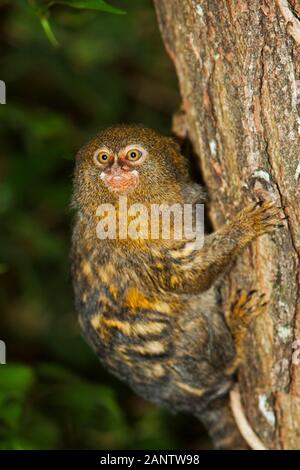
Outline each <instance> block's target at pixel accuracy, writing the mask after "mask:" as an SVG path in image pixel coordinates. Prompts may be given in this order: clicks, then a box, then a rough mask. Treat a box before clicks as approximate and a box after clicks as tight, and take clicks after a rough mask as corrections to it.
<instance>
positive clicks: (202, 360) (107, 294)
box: [72, 126, 278, 448]
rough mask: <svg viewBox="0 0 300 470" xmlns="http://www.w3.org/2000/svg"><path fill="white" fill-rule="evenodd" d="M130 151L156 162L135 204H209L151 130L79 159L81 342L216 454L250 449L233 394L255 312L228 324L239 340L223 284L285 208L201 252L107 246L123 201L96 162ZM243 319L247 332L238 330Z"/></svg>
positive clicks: (224, 231) (114, 133) (107, 141)
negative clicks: (191, 420) (196, 429)
mask: <svg viewBox="0 0 300 470" xmlns="http://www.w3.org/2000/svg"><path fill="white" fill-rule="evenodd" d="M129 144H139V145H143V146H144V147H145V148H146V149H147V151H148V154H149V158H148V159H147V160H146V161H145V163H144V164H143V165H141V168H140V180H139V184H138V186H137V188H136V189H135V190H134V191H133V192H132V193H130V194H129V195H128V202H129V203H133V202H141V203H143V204H146V205H147V204H150V203H158V204H161V203H163V202H165V203H169V204H173V203H181V204H182V203H192V202H193V203H195V202H204V200H205V196H204V192H203V190H202V188H201V187H200V186H197V185H195V183H193V182H192V180H191V179H190V177H189V172H188V166H187V163H186V161H185V159H184V157H183V156H182V155H181V154H180V150H179V147H178V146H177V145H176V144H175V143H174V142H173V141H172V139H170V138H167V137H163V136H161V135H159V134H157V133H156V132H154V131H152V130H150V129H145V128H142V127H135V126H119V127H113V128H109V129H107V130H105V131H103V132H101V133H100V134H98V135H97V136H96V137H95V138H93V139H92V140H91V141H90V142H89V143H88V144H87V145H86V146H85V147H83V149H82V150H81V151H80V152H79V154H78V156H77V160H76V169H75V179H74V196H73V206H74V207H75V208H76V210H77V214H76V219H75V225H74V231H73V243H72V264H73V268H72V272H73V283H74V291H75V301H76V308H77V310H78V312H79V316H80V324H81V325H82V328H83V333H84V335H85V336H86V338H87V340H88V341H89V343H90V344H91V346H92V347H93V348H94V350H95V352H96V353H97V355H98V356H99V358H100V360H101V361H102V362H103V364H105V366H106V367H107V368H108V369H109V370H110V371H111V372H112V373H113V374H115V375H116V376H118V377H119V378H120V379H121V380H123V381H125V382H127V383H128V384H129V385H130V386H131V387H132V388H133V389H134V390H135V391H136V392H137V393H139V394H140V395H142V396H143V397H145V398H146V399H149V400H151V401H153V402H155V403H158V404H162V405H165V406H167V407H168V408H170V409H172V410H175V411H178V410H185V411H188V412H190V413H192V414H194V415H196V416H198V417H200V419H202V420H203V422H204V424H206V426H207V427H208V430H209V431H210V432H211V434H212V436H213V438H214V439H215V444H216V446H217V447H220V448H232V447H233V448H246V445H245V443H244V442H243V439H242V438H241V436H240V435H239V433H238V431H237V429H236V428H235V425H234V422H233V418H232V416H231V415H230V412H229V409H228V403H227V394H228V390H229V389H230V388H231V387H232V384H233V381H234V379H233V375H232V374H233V373H234V370H235V368H236V365H237V357H238V359H239V360H240V359H241V357H240V356H241V355H242V347H241V341H240V339H239V338H240V337H241V335H239V332H240V331H242V332H243V335H244V332H245V327H244V326H245V325H248V323H249V319H248V320H247V321H244V320H243V319H244V318H245V316H246V313H247V312H248V313H249V312H250V314H249V315H250V317H249V318H252V317H251V311H250V310H249V308H248V309H247V308H244V306H245V305H244V304H245V302H244V303H243V302H240V303H239V304H237V305H235V307H234V308H235V310H234V308H233V315H234V319H235V320H234V321H232V322H231V324H230V322H229V325H231V326H232V328H233V336H232V335H231V333H230V330H229V328H228V326H227V324H226V322H225V319H224V315H223V312H222V309H221V306H220V301H219V293H218V283H217V281H218V280H219V279H220V276H221V275H223V274H224V272H225V271H226V270H227V269H228V266H230V264H231V261H232V260H233V259H234V258H235V257H236V256H237V255H238V253H239V252H240V251H241V250H242V249H243V248H244V247H245V246H246V245H247V244H248V243H249V242H251V241H252V240H254V239H255V238H256V237H258V236H260V235H262V234H263V233H266V232H270V231H271V230H273V229H274V227H275V226H276V224H277V223H278V209H277V208H275V207H274V206H273V205H272V204H270V203H262V204H261V203H259V204H252V205H250V206H248V207H247V208H246V209H245V210H244V211H242V212H240V213H239V214H238V215H237V216H236V217H235V218H234V219H233V220H232V221H231V222H230V223H229V224H227V225H226V226H224V227H222V228H221V229H220V230H219V231H217V232H215V233H213V234H212V235H209V236H207V237H206V239H205V244H204V247H203V248H202V249H201V250H192V251H186V249H185V244H184V243H183V242H178V241H171V242H170V241H168V242H165V241H161V240H160V241H159V242H157V241H153V242H152V241H151V240H146V241H142V242H141V241H139V242H137V241H132V240H130V239H129V240H122V241H121V240H99V239H97V236H96V223H97V221H96V218H95V211H96V208H97V206H98V205H99V204H100V203H107V202H109V203H111V204H114V205H115V206H116V207H117V197H118V196H117V195H116V194H114V193H112V192H110V191H109V190H108V188H107V187H106V186H105V185H104V184H102V182H101V179H100V178H99V169H98V168H97V167H96V166H95V165H94V164H93V158H92V156H93V153H94V152H95V151H96V150H97V149H98V148H99V147H100V146H103V145H105V146H107V147H109V148H110V149H111V150H112V151H115V152H117V151H119V149H120V148H122V147H125V146H126V145H129ZM254 297H255V296H254ZM239 307H240V309H239ZM254 310H255V309H254ZM238 311H241V312H242V313H241V314H240V315H239V314H238ZM245 312H246V313H245ZM244 313H245V314H244ZM253 316H255V315H253ZM238 318H241V319H242V320H241V321H242V323H243V328H239V327H238V326H237V319H238ZM234 342H236V344H237V345H238V347H237V350H236V348H235V343H234ZM230 366H232V368H231V369H230ZM222 420H223V421H222Z"/></svg>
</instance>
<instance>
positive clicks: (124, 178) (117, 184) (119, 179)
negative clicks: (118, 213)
mask: <svg viewBox="0 0 300 470" xmlns="http://www.w3.org/2000/svg"><path fill="white" fill-rule="evenodd" d="M103 181H104V184H105V186H106V187H107V188H108V189H109V190H110V191H114V192H120V193H128V192H131V191H133V190H134V189H135V188H136V187H137V185H138V181H139V176H138V173H137V172H135V171H123V170H117V171H115V172H113V173H110V174H106V175H105V177H104V178H103Z"/></svg>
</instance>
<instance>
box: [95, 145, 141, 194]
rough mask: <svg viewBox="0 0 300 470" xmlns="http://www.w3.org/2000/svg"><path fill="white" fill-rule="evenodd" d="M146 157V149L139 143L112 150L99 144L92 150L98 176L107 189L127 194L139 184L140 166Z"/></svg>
mask: <svg viewBox="0 0 300 470" xmlns="http://www.w3.org/2000/svg"><path fill="white" fill-rule="evenodd" d="M147 157H148V152H147V150H146V149H145V148H144V147H143V146H142V145H139V144H130V145H126V146H125V147H121V148H120V150H119V151H113V150H112V149H111V148H109V147H108V146H101V147H100V148H99V149H98V150H96V151H95V152H94V155H93V162H94V164H95V165H96V167H97V168H99V170H101V172H100V178H101V180H102V181H103V184H104V185H105V186H106V187H107V189H108V190H109V191H112V192H115V193H118V194H127V193H129V192H131V191H133V190H134V189H135V188H136V187H137V186H138V184H139V179H140V172H139V171H140V167H141V165H143V164H144V162H145V160H146V159H147Z"/></svg>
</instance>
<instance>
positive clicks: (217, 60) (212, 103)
mask: <svg viewBox="0 0 300 470" xmlns="http://www.w3.org/2000/svg"><path fill="white" fill-rule="evenodd" d="M154 3H155V7H156V11H157V15H158V20H159V25H160V29H161V32H162V36H163V39H164V42H165V46H166V49H167V52H168V53H169V55H170V57H171V59H172V61H173V62H174V65H175V68H176V72H177V75H178V79H179V85H180V90H181V94H182V109H183V113H184V116H185V122H186V129H187V132H188V136H189V139H190V140H191V142H192V144H193V146H194V149H195V151H196V154H197V155H198V157H199V164H200V166H201V170H202V174H203V178H204V181H205V184H206V186H207V189H208V192H209V195H210V215H211V220H212V222H213V225H214V227H215V228H217V227H218V226H220V225H222V224H223V223H224V222H225V221H226V220H229V219H230V218H231V217H232V215H233V214H235V213H236V212H237V211H238V210H239V209H240V208H242V207H243V206H244V205H245V204H246V203H247V202H248V201H250V200H253V199H255V198H258V197H260V198H261V197H263V198H271V199H273V200H275V201H276V202H278V204H280V205H281V206H282V208H283V211H284V213H285V214H286V216H288V220H287V226H286V227H285V228H283V229H281V230H280V231H278V232H277V233H276V234H274V235H272V236H271V237H270V236H263V237H261V238H260V239H259V240H258V241H257V242H255V243H253V244H252V245H251V247H249V248H248V249H247V250H246V252H245V253H244V254H243V255H242V256H241V257H240V258H239V260H238V262H237V263H236V265H235V266H234V269H232V271H231V274H230V275H229V276H228V280H227V282H226V288H225V289H224V302H225V303H226V300H227V299H228V297H229V295H230V293H232V292H233V291H234V290H235V289H237V288H239V287H242V288H249V289H250V288H252V287H254V288H256V289H259V290H260V291H262V292H265V293H267V296H268V299H270V301H269V305H268V311H267V313H266V314H265V315H264V316H263V317H259V318H257V320H256V322H255V325H253V327H252V328H251V331H250V332H249V338H248V341H247V353H246V354H247V358H246V361H245V364H244V365H243V367H241V370H240V373H239V383H240V388H241V393H242V401H243V406H244V409H245V413H246V415H247V418H248V420H249V422H250V424H251V426H252V428H253V430H254V431H255V432H256V434H257V435H258V436H259V437H260V439H261V440H262V441H263V442H264V444H265V446H266V447H268V448H270V449H300V365H297V364H296V362H298V361H293V360H292V357H294V358H295V357H296V355H297V350H294V349H293V343H294V341H295V340H297V339H300V296H299V293H300V225H299V222H300V200H299V196H300V186H299V182H300V157H299V153H300V117H299V103H300V99H299V98H300V93H299V89H300V86H299V84H300V82H297V80H299V79H300V74H299V72H300V69H299V65H300V21H299V19H298V16H297V15H298V14H299V15H300V1H299V0H290V1H289V2H288V1H287V0H266V1H263V0H227V1H226V0H184V1H182V0H154ZM180 124H181V125H182V116H181V121H180ZM180 131H181V132H182V127H181V129H180ZM299 343H300V342H299ZM294 347H298V349H299V345H297V344H295V343H294ZM293 352H294V356H293Z"/></svg>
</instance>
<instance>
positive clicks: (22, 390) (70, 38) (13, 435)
mask: <svg viewBox="0 0 300 470" xmlns="http://www.w3.org/2000/svg"><path fill="white" fill-rule="evenodd" d="M34 3H35V5H37V4H38V3H42V2H40V1H39V2H38V1H37V0H36V1H35V2H34ZM45 3H48V4H50V2H44V4H45ZM63 3H66V2H63V1H61V2H51V5H52V6H51V18H50V19H51V24H52V26H53V28H54V31H55V35H56V37H57V38H58V39H59V43H60V47H59V48H54V47H53V45H52V44H51V43H50V42H49V40H48V38H47V37H46V35H45V34H44V31H43V28H42V27H41V22H40V20H39V18H38V16H37V14H36V11H35V10H34V8H32V5H33V3H32V2H30V1H29V2H28V1H25V0H22V1H21V0H19V1H17V0H16V1H7V0H0V70H1V77H0V79H2V80H4V81H5V82H6V85H7V104H6V105H2V106H0V142H1V145H0V217H1V231H0V281H1V282H0V308H1V315H0V339H1V340H4V341H5V342H6V345H7V361H8V364H7V365H2V366H0V449H55V448H60V449H67V448H73V449H77V448H78V449H91V448H95V449H104V448H107V449H115V448H121V449H137V448H146V449H147V448H148V449H149V448H160V449H163V448H170V449H171V448H179V447H181V448H182V447H187V448H188V447H192V448H196V447H198V448H200V447H201V445H203V442H202V441H201V436H200V433H201V428H200V425H199V423H198V422H197V421H196V420H194V419H193V418H191V417H184V416H180V417H175V416H172V415H170V414H169V413H167V412H166V411H163V410H159V409H157V408H156V407H154V406H152V405H150V404H148V403H145V402H144V401H143V400H142V399H140V398H138V397H137V396H136V395H134V394H133V393H132V392H131V391H130V390H129V389H128V388H127V387H126V386H125V385H123V384H121V383H120V382H119V381H117V380H115V379H114V378H112V377H111V376H110V375H109V374H108V373H107V372H106V371H105V370H104V369H103V368H102V367H101V366H100V364H99V362H98V360H97V358H96V357H94V355H93V353H92V351H91V350H90V349H89V347H88V346H87V345H86V344H85V342H84V341H83V340H82V339H81V337H80V332H79V327H78V325H77V319H76V313H75V311H74V308H73V300H72V289H71V283H70V278H69V254H68V252H69V244H70V226H71V220H72V214H71V212H70V209H69V201H70V195H71V185H72V171H73V158H74V154H75V153H76V151H77V150H78V148H80V146H81V145H82V144H83V143H84V142H85V141H86V140H87V139H88V138H89V137H90V136H91V135H93V134H94V133H95V132H97V131H98V130H99V129H101V128H103V127H106V126H108V125H111V124H114V123H118V122H142V123H143V124H144V125H148V126H151V127H154V128H157V129H158V130H160V131H162V132H168V129H169V127H170V116H171V114H172V112H174V111H175V110H176V109H177V107H178V104H179V97H178V94H177V84H176V81H175V74H174V71H173V69H172V66H171V64H170V62H169V61H168V59H167V57H166V55H165V52H164V49H163V45H162V42H161V39H160V35H159V32H158V30H157V24H156V19H155V15H154V11H153V7H152V4H151V1H150V0H149V1H147V0H128V1H125V0H122V1H121V0H120V1H117V0H114V1H111V2H110V1H106V3H107V4H108V3H111V5H112V6H114V7H115V8H119V9H121V10H124V11H126V14H125V15H116V14H110V13H105V12H102V11H95V10H82V9H75V8H69V7H68V6H66V5H63ZM67 3H70V2H67ZM93 3H95V2H93ZM102 3H104V2H102ZM47 18H49V17H47ZM199 436H200V438H199Z"/></svg>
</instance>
